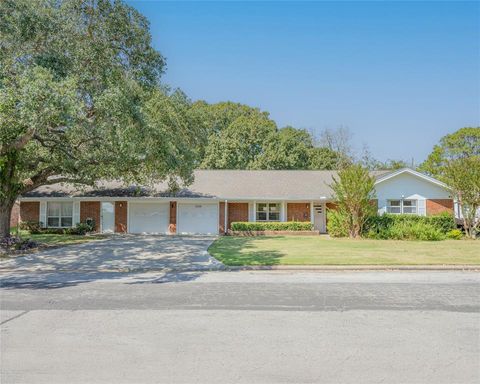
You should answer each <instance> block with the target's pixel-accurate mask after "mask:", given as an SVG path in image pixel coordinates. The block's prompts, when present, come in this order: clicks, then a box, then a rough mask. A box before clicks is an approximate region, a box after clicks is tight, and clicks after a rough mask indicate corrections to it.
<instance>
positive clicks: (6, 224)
mask: <svg viewBox="0 0 480 384" xmlns="http://www.w3.org/2000/svg"><path fill="white" fill-rule="evenodd" d="M14 204H15V200H0V238H3V237H6V236H10V217H11V215H12V208H13V205H14Z"/></svg>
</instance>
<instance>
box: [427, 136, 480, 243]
mask: <svg viewBox="0 0 480 384" xmlns="http://www.w3.org/2000/svg"><path fill="white" fill-rule="evenodd" d="M419 168H420V170H421V171H423V172H426V173H428V174H430V175H432V176H434V177H437V178H438V179H440V180H442V181H444V182H445V183H446V184H447V185H448V186H449V187H450V189H451V191H452V195H453V196H454V198H455V200H456V201H457V203H458V205H459V208H460V210H461V212H462V216H463V224H464V228H465V230H466V232H467V235H468V236H469V237H471V238H475V237H476V234H477V232H478V227H479V225H480V222H479V221H478V220H477V219H476V213H477V211H478V209H479V208H480V127H465V128H461V129H459V130H458V131H456V132H454V133H451V134H449V135H446V136H444V137H442V138H441V139H440V143H439V144H437V145H435V146H434V147H433V151H432V153H431V154H430V155H429V156H428V158H427V160H425V162H424V163H422V164H421V165H420V167H419Z"/></svg>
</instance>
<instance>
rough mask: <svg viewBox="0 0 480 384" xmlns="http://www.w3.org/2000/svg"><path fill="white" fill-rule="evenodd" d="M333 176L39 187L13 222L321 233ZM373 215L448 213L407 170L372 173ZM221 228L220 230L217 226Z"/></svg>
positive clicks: (432, 188) (257, 175)
mask: <svg viewBox="0 0 480 384" xmlns="http://www.w3.org/2000/svg"><path fill="white" fill-rule="evenodd" d="M336 174H337V173H336V172H335V171H239V170H199V171H195V181H194V183H193V184H192V185H190V186H189V187H187V188H185V189H181V190H179V191H178V192H176V193H172V192H169V191H168V188H167V185H166V184H165V183H160V184H156V185H155V186H154V187H153V188H151V189H147V188H141V187H136V186H132V187H125V186H124V185H122V184H121V183H119V182H102V183H99V186H98V188H96V189H93V188H90V187H89V188H83V189H82V188H76V187H74V186H72V185H68V184H55V185H49V186H43V187H39V188H37V189H36V190H34V191H32V192H30V193H28V194H26V195H24V196H22V197H21V198H20V199H19V201H20V214H19V215H20V220H22V221H37V222H41V223H42V225H43V226H46V227H54V228H62V227H71V226H74V225H75V224H77V223H79V222H83V221H85V220H87V219H93V221H94V222H95V223H96V230H97V231H100V232H128V233H179V234H197V233H198V234H218V233H220V234H222V233H225V232H226V231H227V230H228V229H229V228H230V225H231V223H232V222H234V221H295V220H296V221H311V222H312V223H313V224H314V227H315V229H316V230H318V231H320V232H326V209H327V208H334V207H335V201H334V198H333V196H332V190H331V188H330V186H329V184H330V183H331V182H332V176H335V175H336ZM372 175H373V176H375V178H376V184H375V189H376V195H377V204H378V212H379V213H380V214H382V213H384V212H389V213H394V214H400V213H404V214H417V215H432V214H437V213H440V212H444V211H447V212H453V200H452V198H451V196H450V193H449V191H448V189H447V187H446V185H445V184H443V183H442V182H440V181H438V180H435V179H433V178H431V177H429V176H426V175H423V174H421V173H419V172H416V171H413V170H411V169H401V170H398V171H394V172H391V171H375V172H372ZM225 223H226V225H225Z"/></svg>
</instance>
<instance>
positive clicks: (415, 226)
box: [386, 221, 445, 241]
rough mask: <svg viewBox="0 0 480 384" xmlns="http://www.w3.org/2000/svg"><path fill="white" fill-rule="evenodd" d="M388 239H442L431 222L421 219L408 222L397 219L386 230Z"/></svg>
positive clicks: (439, 232) (443, 235) (442, 236)
mask: <svg viewBox="0 0 480 384" xmlns="http://www.w3.org/2000/svg"><path fill="white" fill-rule="evenodd" d="M386 234H387V236H388V237H387V238H388V239H394V240H428V241H438V240H444V239H445V234H443V233H442V232H441V231H440V230H439V229H438V228H436V227H434V226H433V225H431V224H427V223H424V222H421V221H418V222H414V223H409V222H408V221H399V222H397V223H394V225H392V226H391V227H390V228H389V229H388V230H387V232H386Z"/></svg>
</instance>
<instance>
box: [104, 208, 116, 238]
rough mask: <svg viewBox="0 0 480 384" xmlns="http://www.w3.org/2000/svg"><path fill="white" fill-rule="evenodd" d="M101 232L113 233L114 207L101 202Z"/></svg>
mask: <svg viewBox="0 0 480 384" xmlns="http://www.w3.org/2000/svg"><path fill="white" fill-rule="evenodd" d="M101 220H102V232H103V233H113V232H114V231H115V206H114V205H113V203H110V202H106V201H104V202H102V217H101Z"/></svg>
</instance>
